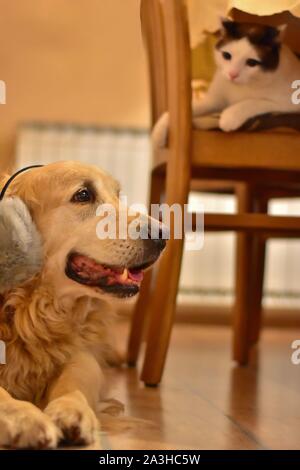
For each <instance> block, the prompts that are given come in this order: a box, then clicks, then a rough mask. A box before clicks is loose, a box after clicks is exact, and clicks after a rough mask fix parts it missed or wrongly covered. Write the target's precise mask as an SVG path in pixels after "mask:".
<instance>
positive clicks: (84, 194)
mask: <svg viewBox="0 0 300 470" xmlns="http://www.w3.org/2000/svg"><path fill="white" fill-rule="evenodd" d="M94 200H95V197H94V194H93V192H92V191H91V190H90V189H89V188H82V189H79V190H78V191H76V193H75V194H74V195H73V196H72V199H71V202H75V203H76V202H77V203H79V204H82V203H85V202H94Z"/></svg>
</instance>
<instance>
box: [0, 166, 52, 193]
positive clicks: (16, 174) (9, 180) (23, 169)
mask: <svg viewBox="0 0 300 470" xmlns="http://www.w3.org/2000/svg"><path fill="white" fill-rule="evenodd" d="M42 166H44V165H30V166H26V167H25V168H22V169H21V170H18V171H17V172H16V173H14V174H13V175H12V176H11V177H10V178H9V179H8V180H7V181H6V183H5V185H4V186H3V188H2V190H1V192H0V201H2V199H3V198H4V196H5V193H6V191H7V189H8V187H9V185H10V183H11V182H12V181H13V180H14V179H15V178H16V177H17V176H18V175H19V174H20V173H24V171H27V170H31V169H32V168H41V167H42Z"/></svg>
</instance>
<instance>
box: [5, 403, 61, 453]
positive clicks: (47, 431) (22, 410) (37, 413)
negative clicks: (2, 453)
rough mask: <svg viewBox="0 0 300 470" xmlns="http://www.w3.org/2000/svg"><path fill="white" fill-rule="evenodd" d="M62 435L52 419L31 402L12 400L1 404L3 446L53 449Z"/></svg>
mask: <svg viewBox="0 0 300 470" xmlns="http://www.w3.org/2000/svg"><path fill="white" fill-rule="evenodd" d="M60 436H61V435H60V430H59V429H58V428H57V427H56V426H55V424H54V423H53V422H52V421H51V419H50V418H49V417H48V416H47V415H45V414H44V413H43V412H42V411H41V410H39V409H38V408H36V407H35V406H34V405H32V404H31V403H28V402H23V401H18V400H10V401H9V402H3V403H2V404H1V405H0V446H1V447H8V448H14V449H53V448H55V447H56V446H57V444H58V441H59V439H60Z"/></svg>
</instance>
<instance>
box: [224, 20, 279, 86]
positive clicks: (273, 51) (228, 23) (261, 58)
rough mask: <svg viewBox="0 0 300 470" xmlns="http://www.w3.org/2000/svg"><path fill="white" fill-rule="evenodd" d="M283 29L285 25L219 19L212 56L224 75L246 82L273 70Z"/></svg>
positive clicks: (276, 62)
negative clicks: (217, 36)
mask: <svg viewBox="0 0 300 470" xmlns="http://www.w3.org/2000/svg"><path fill="white" fill-rule="evenodd" d="M284 30H285V25H282V26H279V27H273V26H264V25H258V24H254V23H238V22H236V21H232V20H230V19H227V18H226V19H222V28H221V31H220V35H219V40H218V42H217V44H216V49H215V60H216V64H217V66H218V67H219V69H220V70H221V72H222V74H223V75H224V77H226V78H227V79H228V80H229V81H232V82H234V83H237V84H247V83H249V82H251V81H254V80H258V79H260V77H262V75H263V74H265V73H266V72H272V71H274V70H276V68H277V67H278V65H279V60H280V46H281V42H282V36H283V33H284Z"/></svg>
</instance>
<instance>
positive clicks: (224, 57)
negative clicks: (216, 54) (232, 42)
mask: <svg viewBox="0 0 300 470" xmlns="http://www.w3.org/2000/svg"><path fill="white" fill-rule="evenodd" d="M222 56H223V59H225V60H230V59H231V54H230V53H229V52H226V51H223V52H222Z"/></svg>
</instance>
